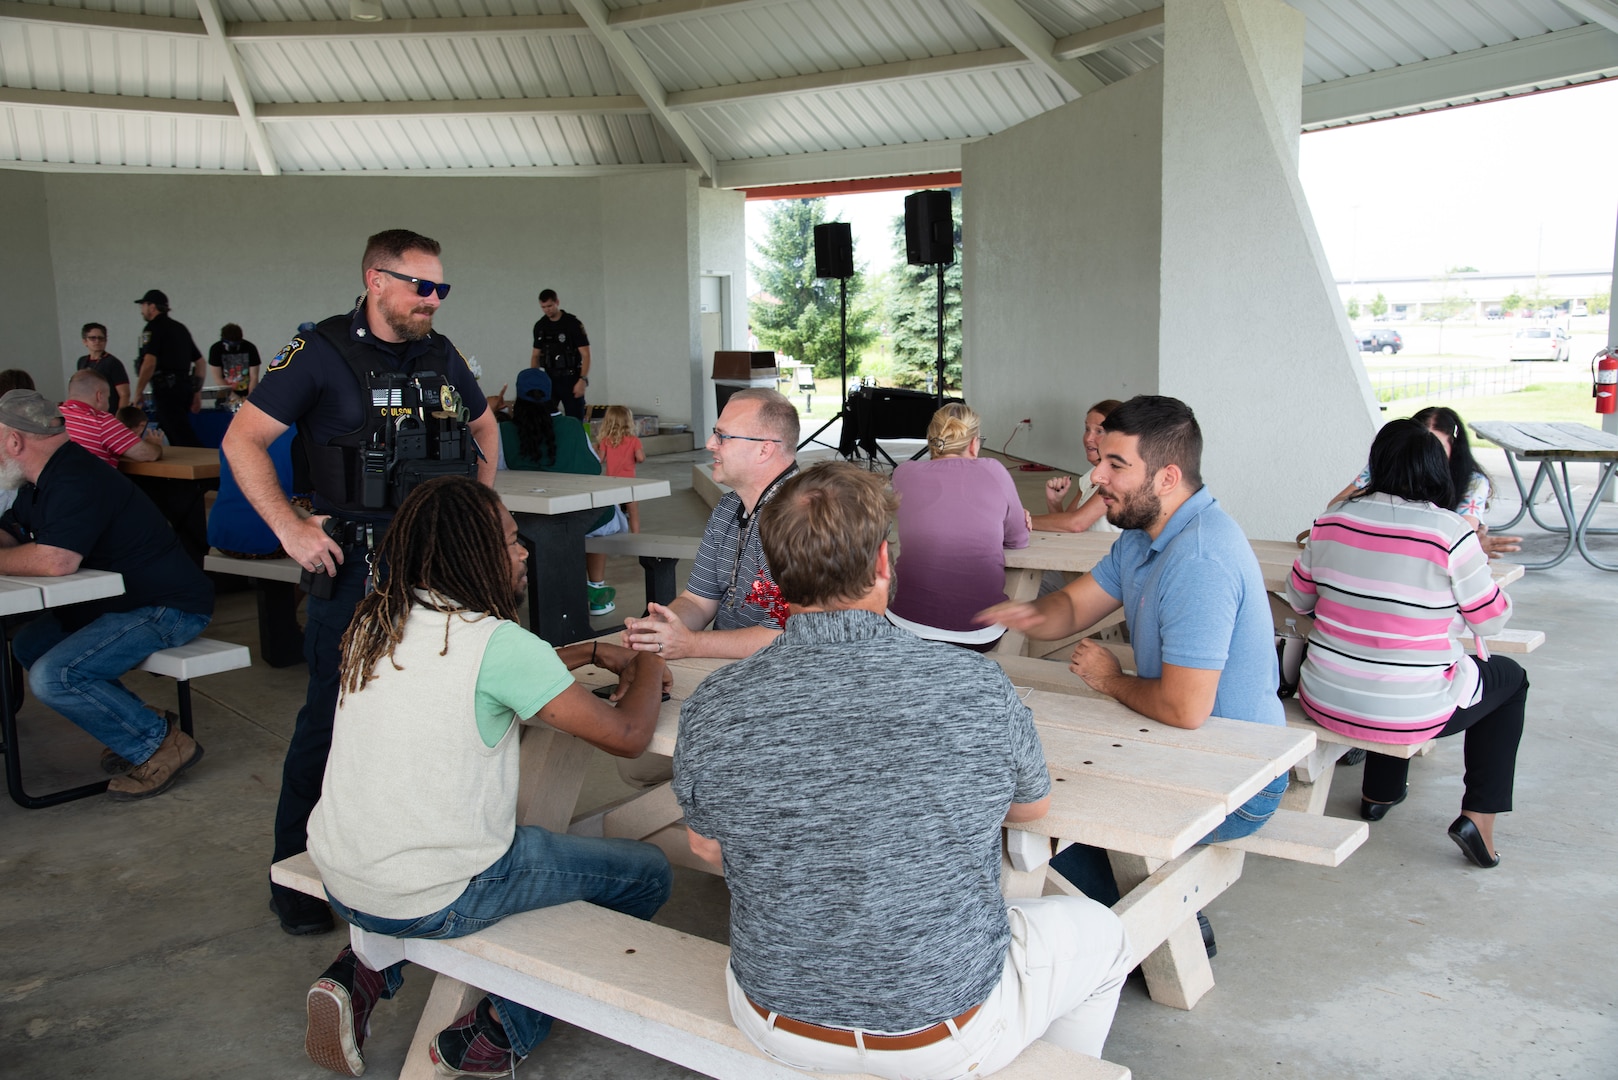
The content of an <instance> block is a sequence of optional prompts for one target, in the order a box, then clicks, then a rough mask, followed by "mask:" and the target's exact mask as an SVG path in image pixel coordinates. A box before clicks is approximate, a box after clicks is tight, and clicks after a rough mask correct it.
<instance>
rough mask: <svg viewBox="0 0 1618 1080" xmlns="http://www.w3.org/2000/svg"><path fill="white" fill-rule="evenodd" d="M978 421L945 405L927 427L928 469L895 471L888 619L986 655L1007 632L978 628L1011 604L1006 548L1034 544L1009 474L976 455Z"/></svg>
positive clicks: (914, 466)
mask: <svg viewBox="0 0 1618 1080" xmlns="http://www.w3.org/2000/svg"><path fill="white" fill-rule="evenodd" d="M982 444H983V440H982V439H981V438H980V437H979V424H978V414H977V413H975V412H973V411H972V410H971V409H969V408H967V407H966V406H965V405H961V404H950V405H945V406H944V407H943V408H942V409H939V410H938V412H936V413H934V414H933V420H932V423H931V424H929V425H928V426H927V446H928V448H929V449H930V450H931V451H932V460H930V461H907V462H905V463H904V464H902V465H900V466H899V467H898V468H897V469H895V470H893V490H894V492H895V493H896V494H897V495H898V496H899V562H898V566H897V568H896V574H897V586H896V588H895V590H894V596H893V602H892V603H891V604H890V605H889V606H888V618H889V620H891V621H892V622H893V623H894V625H896V626H901V627H903V628H904V629H906V630H909V631H911V632H912V633H914V634H917V635H919V636H920V637H924V638H930V639H932V640H934V641H948V642H952V643H954V644H956V645H961V646H964V647H965V648H968V649H975V650H977V651H978V652H987V651H988V650H989V649H991V648H992V647H993V646H994V643H995V642H996V641H998V640H1000V635H1001V634H1003V633H1005V627H1003V626H987V627H983V626H978V625H977V624H976V623H975V622H974V621H973V618H972V616H973V615H974V614H975V613H976V612H979V611H982V610H983V605H986V604H997V603H1000V602H1002V601H1004V600H1005V598H1006V592H1005V585H1006V563H1005V557H1004V555H1003V552H1004V550H1005V549H1006V548H1023V547H1027V546H1028V513H1027V511H1025V510H1024V509H1023V507H1022V501H1021V500H1020V499H1018V498H1017V488H1016V486H1015V485H1014V484H1013V483H1012V482H1011V474H1010V473H1008V472H1006V467H1005V466H1004V465H1002V464H1000V463H999V462H998V461H994V460H991V459H989V458H980V457H978V450H979V449H981V447H982Z"/></svg>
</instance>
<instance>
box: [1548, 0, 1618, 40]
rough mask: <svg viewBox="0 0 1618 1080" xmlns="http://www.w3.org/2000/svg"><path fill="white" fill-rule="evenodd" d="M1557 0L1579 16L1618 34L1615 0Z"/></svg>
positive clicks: (1617, 13)
mask: <svg viewBox="0 0 1618 1080" xmlns="http://www.w3.org/2000/svg"><path fill="white" fill-rule="evenodd" d="M1556 2H1557V3H1558V4H1561V5H1562V6H1563V7H1565V8H1567V9H1568V10H1569V11H1571V12H1572V13H1573V14H1575V15H1577V16H1578V17H1579V18H1581V19H1588V20H1590V21H1591V22H1593V23H1595V24H1596V25H1597V26H1601V27H1605V28H1606V29H1607V30H1608V31H1610V32H1611V33H1614V34H1618V3H1613V0H1556Z"/></svg>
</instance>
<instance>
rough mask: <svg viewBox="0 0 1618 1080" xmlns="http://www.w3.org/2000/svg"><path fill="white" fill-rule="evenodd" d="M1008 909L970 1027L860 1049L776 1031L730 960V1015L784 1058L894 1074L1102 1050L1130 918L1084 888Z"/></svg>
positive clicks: (946, 1077) (947, 1071) (1126, 965)
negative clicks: (1035, 1049) (1005, 929)
mask: <svg viewBox="0 0 1618 1080" xmlns="http://www.w3.org/2000/svg"><path fill="white" fill-rule="evenodd" d="M1007 914H1008V915H1010V917H1011V948H1010V949H1009V950H1007V953H1006V962H1005V968H1004V970H1003V971H1002V973H1001V976H1000V983H999V985H997V986H996V987H995V988H994V990H993V991H991V992H990V994H989V998H988V1000H987V1001H985V1002H984V1003H983V1007H982V1008H981V1009H979V1010H978V1013H977V1015H976V1016H974V1017H972V1019H971V1020H970V1021H968V1022H967V1024H966V1026H965V1027H963V1028H961V1029H960V1030H959V1031H958V1032H956V1033H955V1034H954V1035H952V1036H949V1037H946V1038H943V1039H940V1040H939V1041H938V1042H936V1043H933V1044H932V1045H931V1046H923V1047H918V1048H916V1049H914V1050H861V1049H859V1048H858V1047H853V1046H838V1045H836V1044H835V1043H826V1042H820V1041H819V1040H817V1039H807V1038H804V1037H803V1036H801V1035H793V1034H791V1033H790V1032H786V1031H778V1030H776V1029H775V1028H773V1027H772V1026H771V1024H770V1021H768V1020H767V1019H765V1018H764V1017H762V1016H760V1015H759V1014H758V1011H757V1010H756V1009H754V1008H753V1006H752V1005H751V1004H749V1003H748V1000H747V996H746V995H745V994H744V993H743V992H742V989H741V987H739V986H738V985H736V977H735V974H734V973H733V972H732V971H731V969H730V967H729V966H728V965H727V966H726V968H725V985H726V987H727V988H728V989H729V991H730V1015H731V1018H732V1019H734V1020H735V1022H736V1026H737V1027H738V1028H740V1029H741V1032H742V1034H743V1035H746V1036H747V1038H748V1039H749V1040H751V1041H752V1043H753V1045H755V1046H757V1047H758V1048H759V1049H760V1050H762V1051H764V1052H765V1053H766V1054H768V1055H769V1056H770V1057H772V1058H774V1059H776V1060H777V1061H779V1062H781V1063H782V1064H784V1065H789V1066H791V1067H792V1068H795V1069H807V1070H811V1071H814V1072H836V1073H874V1074H875V1075H877V1076H882V1077H887V1078H888V1080H954V1078H955V1077H964V1076H972V1077H980V1076H987V1075H988V1074H989V1073H992V1072H994V1071H996V1070H998V1069H1003V1068H1005V1067H1006V1066H1007V1065H1009V1064H1011V1062H1012V1061H1013V1059H1015V1058H1016V1056H1017V1055H1018V1054H1020V1053H1022V1051H1023V1048H1024V1047H1026V1046H1028V1044H1030V1043H1032V1042H1033V1041H1034V1040H1035V1039H1040V1038H1043V1039H1048V1040H1050V1041H1051V1042H1053V1043H1056V1044H1057V1045H1058V1046H1062V1047H1065V1048H1067V1049H1069V1050H1075V1051H1078V1052H1079V1053H1081V1054H1088V1055H1090V1056H1091V1057H1100V1056H1101V1050H1102V1047H1103V1046H1104V1045H1105V1044H1106V1041H1107V1031H1108V1030H1109V1029H1110V1028H1111V1027H1112V1017H1113V1013H1114V1012H1115V1011H1117V1008H1118V991H1119V990H1121V989H1122V988H1123V985H1124V980H1125V979H1126V978H1128V976H1129V972H1130V969H1132V968H1133V967H1134V966H1135V962H1134V959H1133V954H1132V951H1131V949H1130V947H1129V941H1128V940H1127V939H1126V938H1125V936H1124V926H1123V923H1121V922H1119V921H1118V917H1117V916H1116V915H1114V914H1113V913H1112V912H1111V911H1110V910H1108V909H1107V908H1105V907H1103V906H1102V905H1100V904H1098V903H1096V902H1095V901H1094V900H1088V899H1085V898H1084V897H1082V896H1045V897H1040V898H1038V899H1022V900H1016V901H1013V902H1012V903H1011V904H1010V905H1008V907H1007ZM917 947H918V948H925V947H926V944H925V943H924V942H918V943H917Z"/></svg>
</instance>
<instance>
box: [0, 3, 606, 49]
mask: <svg viewBox="0 0 1618 1080" xmlns="http://www.w3.org/2000/svg"><path fill="white" fill-rule="evenodd" d="M0 22H23V23H43V24H47V25H55V26H74V27H78V28H80V29H84V30H111V31H116V32H120V33H127V34H159V35H163V36H168V37H207V36H208V29H207V27H206V26H204V25H203V23H202V22H201V21H200V20H199V19H180V18H175V17H173V16H166V15H127V14H124V13H123V12H118V11H90V10H88V9H85V8H65V7H51V6H49V5H46V4H19V3H16V2H14V0H0ZM224 25H225V38H226V40H228V41H232V42H237V41H240V42H246V43H249V44H254V45H267V44H270V43H272V42H283V41H310V40H313V39H319V40H321V41H382V40H387V39H390V38H416V39H422V40H426V39H431V38H452V37H456V38H478V37H512V36H515V35H532V36H567V37H580V36H589V34H590V28H589V27H588V26H586V25H585V22H584V20H583V19H581V18H579V17H578V16H577V15H566V14H563V15H491V16H485V17H476V18H445V19H383V20H382V21H381V22H374V23H362V22H354V21H352V20H347V19H345V20H326V21H321V22H247V23H226V24H224Z"/></svg>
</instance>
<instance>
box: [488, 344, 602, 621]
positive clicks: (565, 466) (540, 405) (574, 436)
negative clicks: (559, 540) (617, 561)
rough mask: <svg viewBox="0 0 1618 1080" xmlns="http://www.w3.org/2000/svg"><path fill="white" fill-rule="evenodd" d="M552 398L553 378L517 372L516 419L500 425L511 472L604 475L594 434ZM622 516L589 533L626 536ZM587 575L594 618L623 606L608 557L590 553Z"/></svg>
mask: <svg viewBox="0 0 1618 1080" xmlns="http://www.w3.org/2000/svg"><path fill="white" fill-rule="evenodd" d="M550 395H551V379H550V376H549V375H547V374H545V372H543V371H541V370H540V369H539V368H526V369H524V370H523V371H520V372H518V373H517V396H516V398H515V399H514V400H513V402H512V406H511V417H512V418H511V419H510V420H503V421H501V422H500V451H501V453H500V456H501V459H502V461H503V462H504V466H505V468H507V469H526V470H533V471H538V472H557V473H577V474H579V475H582V476H600V475H601V459H599V458H597V457H596V455H595V451H594V450H592V449H590V436H589V435H588V434H587V433H586V432H585V430H584V425H583V424H581V423H580V422H579V421H577V420H575V419H574V418H573V417H571V416H564V415H562V414H561V413H559V412H553V409H554V408H555V406H554V405H553V404H552V402H551V400H550ZM622 518H623V512H622V511H620V510H619V509H618V508H617V507H613V508H612V509H610V510H606V511H604V512H603V513H602V515H601V517H600V518H599V519H598V520H597V521H596V522H595V523H594V524H593V525H591V526H590V532H589V533H587V534H586V535H588V536H605V535H607V534H608V533H617V532H623V531H624V528H625V527H626V526H625V525H624V524H623V523H622ZM584 573H585V586H586V588H587V589H588V592H589V597H590V614H591V615H606V614H608V613H610V612H611V611H612V610H613V608H614V607H616V606H617V604H616V603H615V597H616V596H617V590H616V589H613V588H612V587H611V586H609V585H608V584H607V582H606V575H607V556H606V555H604V554H597V553H594V552H591V553H587V554H586V555H585V556H584Z"/></svg>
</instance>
